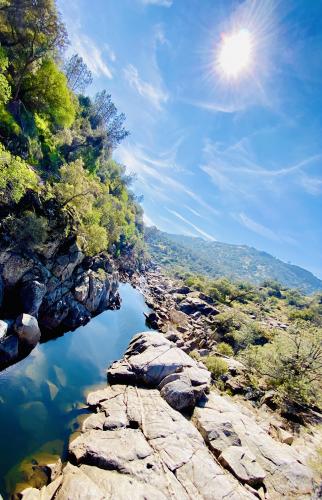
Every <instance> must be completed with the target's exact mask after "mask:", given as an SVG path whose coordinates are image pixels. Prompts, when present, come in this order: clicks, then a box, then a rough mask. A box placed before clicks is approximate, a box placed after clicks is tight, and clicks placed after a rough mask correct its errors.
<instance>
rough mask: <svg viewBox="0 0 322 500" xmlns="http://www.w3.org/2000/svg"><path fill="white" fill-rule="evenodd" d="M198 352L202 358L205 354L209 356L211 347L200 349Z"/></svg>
mask: <svg viewBox="0 0 322 500" xmlns="http://www.w3.org/2000/svg"><path fill="white" fill-rule="evenodd" d="M198 354H199V356H201V357H202V358H203V357H205V356H209V354H210V349H198Z"/></svg>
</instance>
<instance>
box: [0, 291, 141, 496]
mask: <svg viewBox="0 0 322 500" xmlns="http://www.w3.org/2000/svg"><path fill="white" fill-rule="evenodd" d="M120 294H121V297H122V307H121V309H120V310H119V311H106V312H104V313H102V314H101V315H99V316H97V317H96V318H94V319H93V320H92V321H91V322H90V323H89V324H88V325H86V326H84V327H81V328H79V329H78V330H76V331H75V332H72V333H67V334H65V335H64V336H63V337H59V338H57V339H54V340H50V341H48V342H46V343H44V344H40V345H38V346H37V347H36V349H34V351H33V352H32V353H31V354H30V355H29V356H28V357H27V358H26V359H24V360H23V361H21V362H20V363H18V364H16V365H14V366H11V367H9V368H8V369H7V370H5V371H3V372H0V446H1V449H0V492H1V493H2V495H3V496H4V498H6V497H7V496H8V494H9V492H10V491H12V489H13V487H14V484H15V483H16V482H20V481H21V480H22V478H21V472H20V473H19V471H18V470H17V466H18V465H19V463H20V462H21V461H22V460H23V459H24V458H25V457H27V456H30V455H31V456H32V455H33V454H34V456H35V457H37V456H38V455H37V453H38V454H39V449H40V448H41V447H43V451H44V452H46V453H47V454H48V453H49V454H53V453H54V454H56V453H58V454H62V455H63V456H64V454H65V455H66V447H67V444H68V438H69V436H70V433H71V432H73V431H75V430H77V428H78V423H77V420H76V419H77V417H78V416H79V415H80V414H81V413H84V412H86V410H84V408H83V406H84V405H83V403H84V400H85V396H84V394H85V393H86V391H88V390H89V389H90V388H91V387H93V386H99V385H104V384H105V383H106V373H105V371H106V368H107V366H108V365H109V364H110V363H111V361H113V360H115V359H118V358H119V357H120V356H121V355H122V354H123V352H124V351H125V349H126V347H127V345H128V342H129V340H130V339H131V337H132V336H133V335H134V334H135V333H137V332H140V331H144V330H147V329H148V328H147V327H146V325H145V317H144V314H143V313H144V312H146V311H147V310H148V309H147V307H146V305H145V303H144V300H143V297H142V295H141V294H140V293H139V292H138V291H136V290H135V289H134V288H132V287H131V286H130V285H121V286H120ZM31 458H32V457H31ZM31 458H29V461H30V460H31Z"/></svg>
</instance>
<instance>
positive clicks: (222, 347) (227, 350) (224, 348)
mask: <svg viewBox="0 0 322 500" xmlns="http://www.w3.org/2000/svg"><path fill="white" fill-rule="evenodd" d="M216 349H217V352H219V354H223V355H224V356H233V355H234V349H233V348H232V347H231V345H229V344H227V343H226V342H220V343H219V344H218V345H217V347H216Z"/></svg>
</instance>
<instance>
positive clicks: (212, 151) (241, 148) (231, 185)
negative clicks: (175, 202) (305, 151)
mask: <svg viewBox="0 0 322 500" xmlns="http://www.w3.org/2000/svg"><path fill="white" fill-rule="evenodd" d="M203 154H204V159H205V160H204V162H203V164H202V165H201V167H200V168H201V170H202V171H203V172H205V173H206V174H207V175H208V176H209V177H210V178H211V180H212V182H213V183H214V184H215V185H216V186H217V187H218V189H220V190H221V191H223V192H226V193H227V192H230V193H232V194H238V195H239V196H245V197H248V198H253V197H254V195H255V191H254V185H256V191H257V192H258V191H260V190H265V191H272V192H274V191H275V190H278V191H279V192H280V191H281V190H283V188H286V187H288V188H289V185H287V184H286V183H283V182H282V181H281V179H282V178H284V177H285V178H286V177H287V178H289V180H290V181H293V182H294V183H295V184H297V185H300V186H301V187H303V188H304V189H305V190H306V191H307V192H308V193H310V194H318V193H319V192H320V188H321V183H322V179H319V178H314V177H311V176H310V175H309V174H308V173H306V171H307V169H309V168H311V167H314V166H316V165H318V164H319V163H320V162H321V160H322V154H314V155H310V156H308V157H307V158H303V159H301V160H299V161H298V162H296V163H294V164H291V165H287V166H285V167H280V168H275V167H273V166H269V167H268V166H263V165H261V164H259V163H258V162H257V161H256V160H255V159H254V155H253V154H252V150H251V147H250V145H249V143H248V142H247V139H245V140H244V141H239V142H238V143H235V144H233V145H232V146H229V147H226V148H224V147H223V146H222V145H220V144H218V143H212V142H211V141H208V140H207V141H205V146H204V149H203Z"/></svg>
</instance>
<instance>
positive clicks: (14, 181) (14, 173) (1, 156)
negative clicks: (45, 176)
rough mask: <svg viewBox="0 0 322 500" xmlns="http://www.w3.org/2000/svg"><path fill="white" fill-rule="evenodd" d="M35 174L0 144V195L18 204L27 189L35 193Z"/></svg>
mask: <svg viewBox="0 0 322 500" xmlns="http://www.w3.org/2000/svg"><path fill="white" fill-rule="evenodd" d="M37 184H38V178H37V175H36V174H35V172H34V171H33V170H32V169H31V168H30V167H29V166H28V165H27V164H26V163H25V162H24V161H23V160H22V159H21V158H18V157H15V156H13V155H11V154H10V153H9V151H7V150H6V149H5V148H4V147H3V146H2V145H1V144H0V194H2V195H4V193H5V192H6V194H7V196H8V197H9V199H12V200H13V201H14V202H16V203H17V202H18V201H19V200H20V199H21V198H22V196H23V195H24V194H25V192H26V191H27V189H28V188H31V189H34V190H36V191H37Z"/></svg>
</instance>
